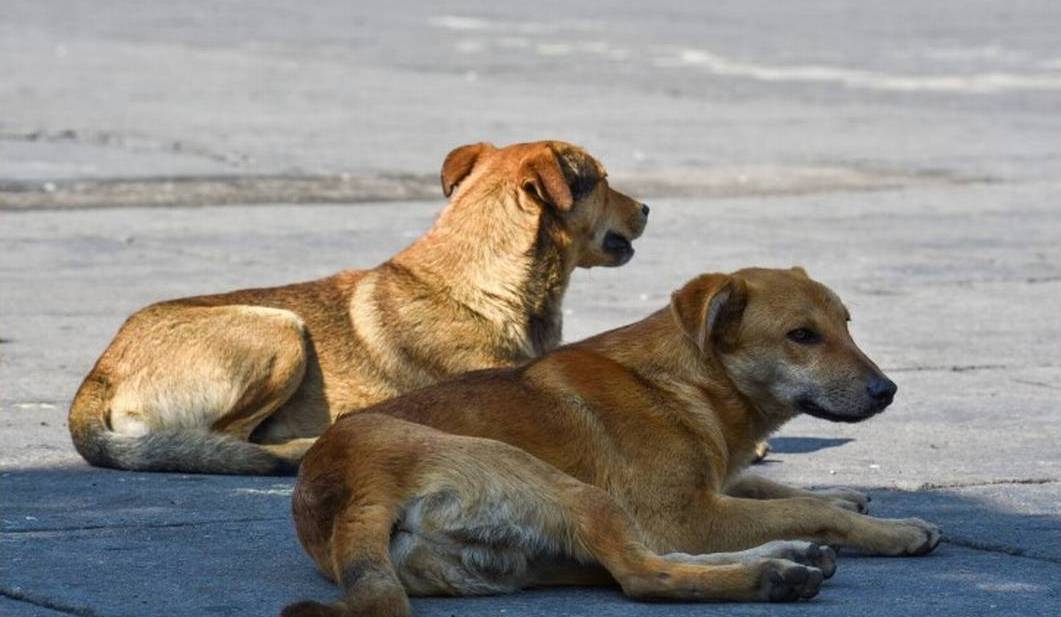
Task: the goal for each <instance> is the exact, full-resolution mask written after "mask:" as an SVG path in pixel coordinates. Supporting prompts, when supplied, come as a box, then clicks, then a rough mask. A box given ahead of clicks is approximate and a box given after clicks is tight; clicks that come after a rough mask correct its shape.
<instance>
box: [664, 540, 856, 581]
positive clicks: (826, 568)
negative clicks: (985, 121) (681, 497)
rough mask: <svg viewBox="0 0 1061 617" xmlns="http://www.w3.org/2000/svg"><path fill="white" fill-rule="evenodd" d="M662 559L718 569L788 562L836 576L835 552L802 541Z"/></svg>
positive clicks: (787, 541)
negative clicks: (735, 565)
mask: <svg viewBox="0 0 1061 617" xmlns="http://www.w3.org/2000/svg"><path fill="white" fill-rule="evenodd" d="M663 558H664V559H667V560H670V561H678V562H687V563H701V564H710V565H721V564H728V563H748V562H750V561H757V560H760V559H787V560H789V561H794V562H796V563H801V564H803V565H805V566H810V567H812V568H817V569H819V570H821V571H822V575H824V576H825V578H830V577H831V576H832V575H833V574H834V573H835V572H836V551H834V550H833V549H832V548H830V547H828V546H819V545H818V544H815V543H814V542H805V541H803V540H774V541H773V542H767V543H766V544H763V545H761V546H757V547H755V548H750V549H748V550H745V551H738V552H735V553H707V554H704V555H688V554H686V553H667V554H666V555H663Z"/></svg>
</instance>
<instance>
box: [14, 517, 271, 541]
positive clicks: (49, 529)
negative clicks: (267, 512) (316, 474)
mask: <svg viewBox="0 0 1061 617" xmlns="http://www.w3.org/2000/svg"><path fill="white" fill-rule="evenodd" d="M287 520H290V517H287V516H261V517H251V518H233V519H216V520H209V521H184V522H179V523H145V524H126V525H84V526H80V527H38V528H35V529H7V530H3V531H0V537H3V536H26V535H32V534H38V533H65V532H79V531H108V530H122V529H170V528H180V527H198V526H200V525H223V524H226V523H272V522H278V521H287Z"/></svg>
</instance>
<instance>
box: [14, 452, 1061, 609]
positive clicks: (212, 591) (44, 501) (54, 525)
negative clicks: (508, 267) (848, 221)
mask: <svg viewBox="0 0 1061 617" xmlns="http://www.w3.org/2000/svg"><path fill="white" fill-rule="evenodd" d="M819 441H830V440H819ZM798 443H799V442H798ZM292 484H293V479H290V478H245V477H231V476H193V475H179V474H142V473H127V472H116V471H109V470H98V469H91V468H88V467H73V468H69V469H31V470H20V471H9V472H5V473H3V474H2V475H0V494H2V496H3V497H2V499H3V510H2V514H0V518H2V519H3V520H2V532H0V544H2V553H3V555H4V559H3V560H2V562H0V581H2V582H0V593H2V595H3V596H6V598H7V599H6V600H5V601H4V602H3V604H4V608H5V614H11V615H22V614H26V615H31V614H33V615H36V614H51V611H45V610H44V609H45V607H47V608H50V609H53V610H56V611H58V613H67V614H77V615H101V616H108V617H111V616H114V617H117V616H120V615H130V616H131V615H138V616H139V615H144V614H153V613H155V612H156V611H157V610H158V609H159V608H160V607H163V606H165V607H166V608H167V614H168V615H172V616H180V615H188V616H193V615H194V616H199V615H233V616H236V615H240V616H242V615H248V616H249V615H255V616H260V615H270V614H275V613H276V611H278V609H279V608H281V607H282V606H283V605H284V604H286V603H288V602H291V601H294V600H297V599H302V598H307V597H309V598H316V599H327V598H332V597H335V596H336V590H335V588H334V587H333V586H332V585H331V584H329V583H328V582H327V581H325V580H324V579H323V578H321V577H320V576H319V575H318V574H317V573H316V571H315V570H314V567H313V566H312V564H311V563H310V561H309V559H308V558H307V557H305V555H304V554H303V553H302V550H301V549H300V548H299V546H298V542H297V541H296V539H295V537H294V532H293V530H292V526H291V521H290V517H289V498H290V490H291V486H292ZM1053 486H1054V487H1056V485H1053ZM1035 488H1036V491H1035V492H1034V493H1032V494H1034V495H1041V499H1044V500H1053V499H1056V498H1057V491H1056V490H1047V491H1044V490H1043V487H1041V486H1039V487H1035ZM869 492H870V494H871V495H872V497H873V504H872V505H873V507H874V510H875V513H876V514H877V515H880V516H896V517H898V516H919V517H921V518H925V519H928V520H932V521H935V522H937V523H939V524H941V525H943V527H944V529H945V533H946V536H945V537H946V542H945V543H944V544H942V545H941V546H940V548H939V549H937V551H936V553H934V554H933V555H930V556H928V557H923V558H911V559H888V558H868V557H858V556H850V557H846V558H844V559H842V562H841V564H840V570H839V572H838V574H837V576H836V577H835V578H834V579H833V580H831V581H830V582H829V583H828V584H827V585H826V586H825V588H824V589H823V591H822V594H821V595H820V596H819V597H818V598H817V599H815V600H814V601H812V602H810V603H804V604H797V605H786V606H774V605H771V606H767V605H727V606H726V607H725V608H722V607H720V606H718V605H680V608H679V606H678V605H671V604H648V605H639V604H635V603H632V602H630V601H628V600H626V599H625V598H624V597H623V596H622V595H621V594H619V593H618V591H616V590H614V589H606V588H603V589H543V590H533V591H527V592H524V593H520V594H515V595H511V596H503V597H488V598H477V599H443V598H432V599H419V600H417V601H415V602H414V606H415V613H416V614H418V615H446V616H449V615H462V616H475V615H498V614H500V612H501V611H502V610H504V612H505V614H508V615H594V616H600V615H633V614H637V615H674V614H686V615H707V614H711V615H715V614H718V615H721V614H725V615H727V616H728V615H744V614H749V615H751V614H756V615H758V614H766V613H767V612H769V613H770V614H779V613H808V614H810V613H811V612H812V611H813V614H814V615H845V616H846V615H850V614H852V613H853V612H855V611H858V612H859V613H860V614H868V615H873V614H877V613H878V612H880V614H885V613H887V614H909V613H910V612H911V611H914V610H918V611H924V610H932V608H933V607H938V609H939V610H940V611H941V612H942V613H943V614H954V615H970V614H979V613H981V612H984V611H987V609H988V607H991V606H995V607H1010V608H1012V607H1016V606H1020V607H1021V610H1020V612H1021V614H1024V615H1037V614H1042V615H1047V614H1051V612H1052V611H1053V609H1055V608H1056V606H1057V600H1058V580H1059V579H1061V519H1059V518H1058V517H1056V516H1046V515H1036V514H1028V513H1021V512H1017V511H1011V510H1009V509H1008V508H1000V507H998V506H997V503H995V500H993V499H992V497H991V496H990V495H989V494H973V495H970V494H962V493H959V492H957V491H956V490H931V491H920V492H899V491H880V490H872V489H870V490H869ZM1033 509H1034V508H1033ZM1021 555H1022V556H1021ZM42 611H44V612H42Z"/></svg>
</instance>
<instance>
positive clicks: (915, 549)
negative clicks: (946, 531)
mask: <svg viewBox="0 0 1061 617" xmlns="http://www.w3.org/2000/svg"><path fill="white" fill-rule="evenodd" d="M890 522H891V523H892V524H893V525H895V526H896V528H897V529H896V531H897V537H898V541H897V543H896V547H895V549H896V550H895V551H894V552H892V554H895V555H926V554H928V553H931V552H932V550H933V549H935V548H936V546H937V545H939V541H940V539H941V538H942V537H943V531H942V530H941V529H940V527H939V526H938V525H934V524H932V523H929V522H928V521H924V520H921V519H919V518H900V519H890Z"/></svg>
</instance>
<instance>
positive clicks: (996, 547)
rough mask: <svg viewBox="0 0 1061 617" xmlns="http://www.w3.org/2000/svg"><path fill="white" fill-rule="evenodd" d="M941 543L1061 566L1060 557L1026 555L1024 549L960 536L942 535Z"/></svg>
mask: <svg viewBox="0 0 1061 617" xmlns="http://www.w3.org/2000/svg"><path fill="white" fill-rule="evenodd" d="M942 541H943V542H946V543H947V544H953V545H954V546H960V547H962V548H968V549H972V550H974V551H980V552H982V553H996V554H999V555H1009V556H1010V557H1020V558H1022V559H1033V560H1035V561H1045V562H1048V563H1056V564H1061V557H1053V556H1050V555H1036V554H1028V552H1027V550H1026V549H1023V548H1019V547H1016V546H1007V545H1005V544H992V543H990V542H980V541H978V540H973V539H970V538H965V537H962V536H951V535H948V534H946V533H945V534H944V535H943V538H942Z"/></svg>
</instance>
